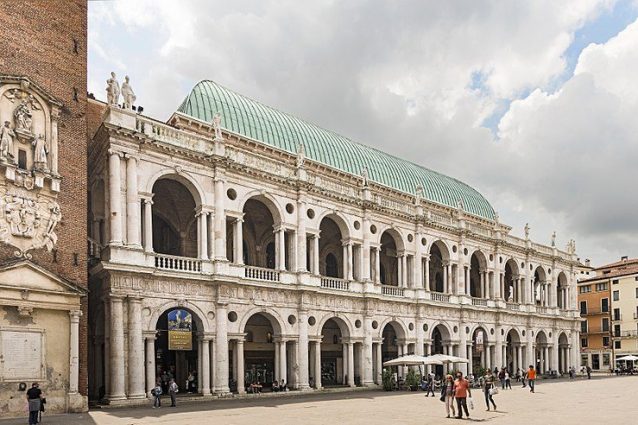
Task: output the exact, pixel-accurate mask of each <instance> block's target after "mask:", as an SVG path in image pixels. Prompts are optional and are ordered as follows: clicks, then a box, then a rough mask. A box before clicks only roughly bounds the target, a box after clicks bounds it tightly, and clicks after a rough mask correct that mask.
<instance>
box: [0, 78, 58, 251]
mask: <svg viewBox="0 0 638 425" xmlns="http://www.w3.org/2000/svg"><path fill="white" fill-rule="evenodd" d="M61 106H62V104H61V103H60V102H59V101H57V100H56V99H54V98H52V97H51V96H49V95H48V94H47V93H46V92H45V91H44V90H42V89H41V88H40V87H38V86H37V85H35V84H33V83H32V82H30V81H29V80H28V79H27V78H24V77H15V76H3V75H0V122H1V123H2V127H1V128H0V173H1V174H0V241H1V242H4V243H6V244H9V245H11V246H13V247H15V248H16V251H15V255H16V256H17V257H26V258H29V257H30V256H31V255H30V254H29V251H31V250H33V249H40V248H46V249H47V250H49V251H50V250H51V249H53V247H54V246H55V244H56V242H57V236H56V234H55V227H56V225H57V224H58V223H59V221H60V219H61V218H62V213H61V211H60V206H59V205H58V203H57V193H58V191H59V190H60V179H61V177H60V176H59V175H58V174H57V170H58V158H57V152H58V123H57V118H58V115H59V112H60V108H61Z"/></svg>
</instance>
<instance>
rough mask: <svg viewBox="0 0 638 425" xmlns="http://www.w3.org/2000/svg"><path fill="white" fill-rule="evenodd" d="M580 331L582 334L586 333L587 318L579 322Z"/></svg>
mask: <svg viewBox="0 0 638 425" xmlns="http://www.w3.org/2000/svg"><path fill="white" fill-rule="evenodd" d="M580 331H581V332H582V333H584V334H586V333H587V320H583V321H582V322H580Z"/></svg>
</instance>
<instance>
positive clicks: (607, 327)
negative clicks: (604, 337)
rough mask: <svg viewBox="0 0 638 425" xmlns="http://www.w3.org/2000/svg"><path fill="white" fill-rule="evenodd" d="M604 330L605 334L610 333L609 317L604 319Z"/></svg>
mask: <svg viewBox="0 0 638 425" xmlns="http://www.w3.org/2000/svg"><path fill="white" fill-rule="evenodd" d="M602 329H603V332H609V318H608V317H603V321H602Z"/></svg>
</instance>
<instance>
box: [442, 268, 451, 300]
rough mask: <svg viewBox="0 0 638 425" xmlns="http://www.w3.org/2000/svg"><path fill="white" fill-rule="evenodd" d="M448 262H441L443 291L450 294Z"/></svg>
mask: <svg viewBox="0 0 638 425" xmlns="http://www.w3.org/2000/svg"><path fill="white" fill-rule="evenodd" d="M450 289H451V288H450V263H449V262H447V261H444V262H443V292H445V293H446V294H450V292H451V291H450Z"/></svg>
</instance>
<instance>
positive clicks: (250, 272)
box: [244, 266, 279, 282]
mask: <svg viewBox="0 0 638 425" xmlns="http://www.w3.org/2000/svg"><path fill="white" fill-rule="evenodd" d="M244 277H246V278H247V279H255V280H266V281H269V282H279V272H278V271H277V270H273V269H266V268H263V267H254V266H244Z"/></svg>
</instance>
